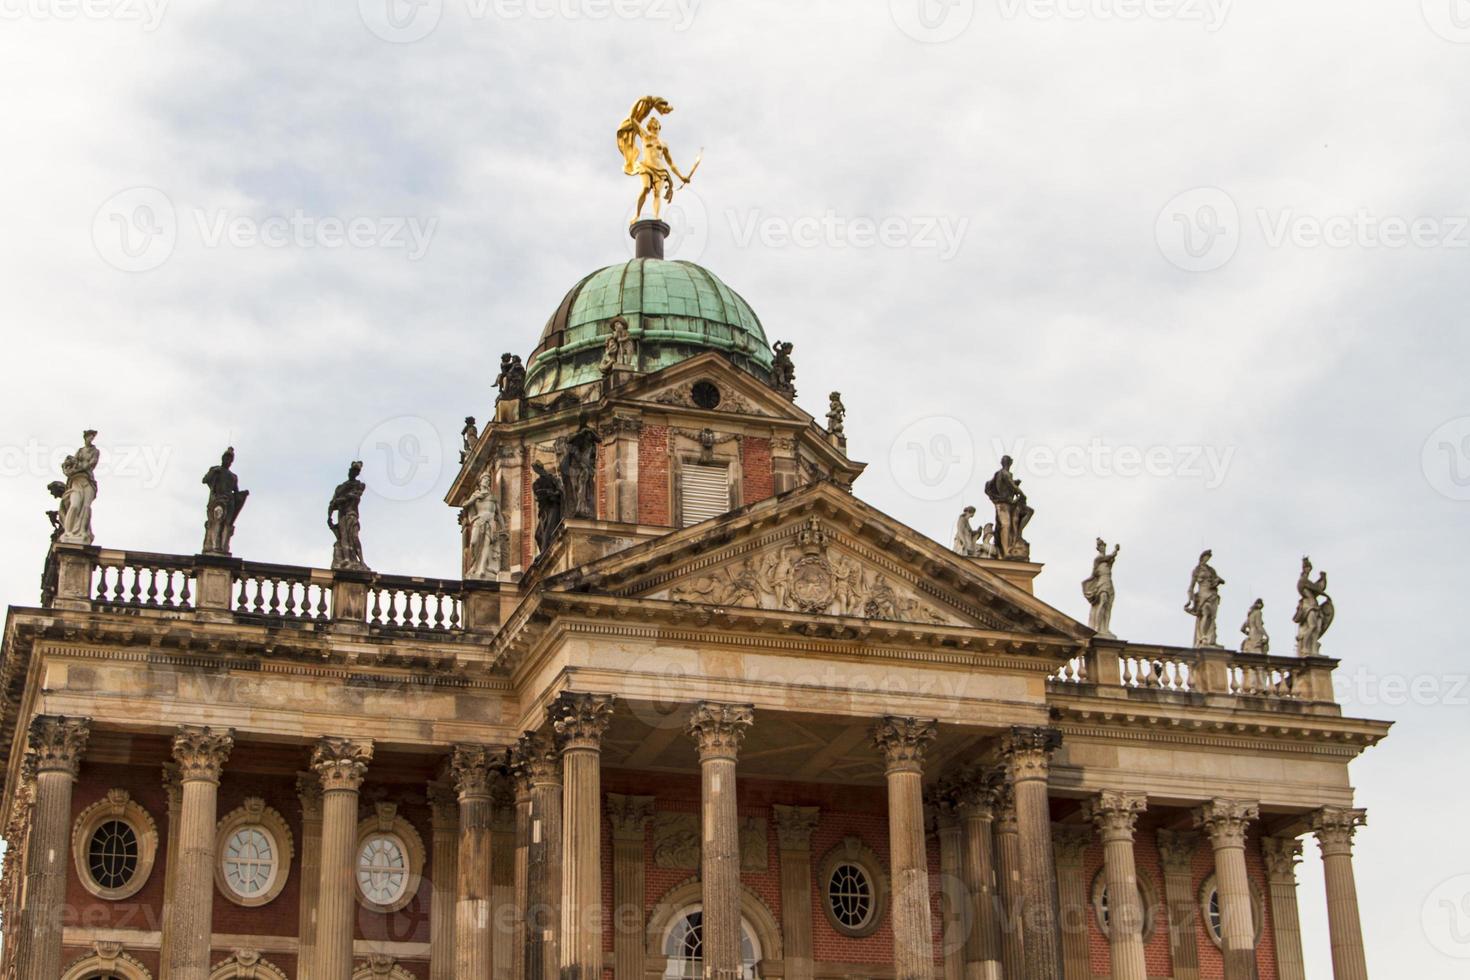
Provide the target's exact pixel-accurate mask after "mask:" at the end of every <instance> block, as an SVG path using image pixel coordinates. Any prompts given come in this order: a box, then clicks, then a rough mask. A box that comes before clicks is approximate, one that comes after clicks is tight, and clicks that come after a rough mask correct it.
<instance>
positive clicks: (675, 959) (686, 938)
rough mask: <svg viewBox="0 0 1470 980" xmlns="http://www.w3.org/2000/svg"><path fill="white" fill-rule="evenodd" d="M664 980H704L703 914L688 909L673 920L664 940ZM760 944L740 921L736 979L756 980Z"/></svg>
mask: <svg viewBox="0 0 1470 980" xmlns="http://www.w3.org/2000/svg"><path fill="white" fill-rule="evenodd" d="M663 952H664V955H665V956H667V957H668V965H667V966H665V967H664V980H703V978H704V910H703V908H702V907H701V906H699V905H693V906H690V907H688V908H686V909H684V910H682V911H681V912H679V914H678V915H676V916H674V922H673V925H672V926H670V927H669V931H668V934H667V935H666V936H665V937H664V948H663ZM760 958H761V950H760V944H759V943H758V942H757V941H756V938H755V931H754V930H753V929H751V927H750V923H748V922H746V921H745V919H744V918H743V917H742V918H741V920H740V975H741V977H742V978H743V980H756V972H755V965H756V964H757V963H759V962H760Z"/></svg>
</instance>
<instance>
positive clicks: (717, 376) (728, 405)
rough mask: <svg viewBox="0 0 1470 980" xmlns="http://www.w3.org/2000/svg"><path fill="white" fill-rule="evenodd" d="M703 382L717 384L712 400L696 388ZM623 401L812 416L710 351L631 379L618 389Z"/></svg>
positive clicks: (765, 415)
mask: <svg viewBox="0 0 1470 980" xmlns="http://www.w3.org/2000/svg"><path fill="white" fill-rule="evenodd" d="M701 382H705V383H708V384H712V385H714V387H715V389H716V392H717V396H718V400H717V401H714V402H713V403H712V404H711V403H710V402H707V401H706V400H705V399H704V398H702V397H701V395H702V392H701V391H696V387H695V386H696V385H699V384H700V383H701ZM616 398H617V400H619V401H631V402H643V403H652V404H657V405H667V406H669V407H672V408H687V409H698V410H706V411H712V412H719V413H723V414H731V415H753V416H759V417H761V418H772V419H788V420H791V421H795V422H800V423H801V424H803V425H805V424H807V423H809V422H811V421H812V417H811V416H810V415H808V414H807V413H806V412H804V411H802V410H801V409H800V408H799V407H798V406H797V405H796V404H795V403H794V402H792V401H791V400H789V399H787V398H786V397H785V396H784V395H782V394H781V393H780V392H778V391H776V390H774V389H773V388H771V387H770V386H768V385H766V384H764V383H763V382H761V381H760V380H759V379H758V378H754V377H752V376H751V375H749V374H748V373H746V372H745V371H742V370H740V369H739V368H737V367H735V366H734V365H733V364H731V363H730V362H729V361H728V360H727V359H726V358H725V357H724V356H723V355H721V354H718V353H715V352H710V353H706V354H701V355H699V356H698V357H692V358H690V359H689V360H687V361H681V362H679V363H678V364H675V365H673V366H671V367H667V368H664V369H663V370H661V371H657V372H655V373H653V374H648V375H644V376H642V377H639V378H636V379H635V380H633V381H630V382H629V383H627V384H626V385H624V386H622V387H620V388H618V389H617V391H616Z"/></svg>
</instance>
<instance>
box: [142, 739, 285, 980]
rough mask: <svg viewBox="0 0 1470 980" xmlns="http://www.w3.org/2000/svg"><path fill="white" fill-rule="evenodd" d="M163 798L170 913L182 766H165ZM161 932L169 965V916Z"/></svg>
mask: <svg viewBox="0 0 1470 980" xmlns="http://www.w3.org/2000/svg"><path fill="white" fill-rule="evenodd" d="M163 795H164V797H165V798H166V799H167V801H168V837H167V841H168V843H167V845H166V850H165V851H164V855H165V863H164V866H163V907H164V909H165V910H167V909H171V908H173V907H174V902H175V901H177V899H176V898H175V891H174V889H175V886H176V884H177V882H178V880H179V862H178V860H177V857H178V853H179V820H180V819H181V817H182V814H183V809H184V785H183V783H182V782H181V781H180V780H179V767H178V766H177V765H175V764H174V763H172V762H166V763H164V765H163ZM160 930H161V931H160V935H159V946H158V961H159V962H160V963H168V962H169V960H170V958H171V956H172V950H173V929H172V928H171V927H170V925H169V917H168V916H167V915H165V916H164V917H163V922H162V923H161V925H160ZM303 980H304V978H303Z"/></svg>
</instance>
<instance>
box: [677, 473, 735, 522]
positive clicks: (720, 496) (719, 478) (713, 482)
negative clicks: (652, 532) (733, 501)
mask: <svg viewBox="0 0 1470 980" xmlns="http://www.w3.org/2000/svg"><path fill="white" fill-rule="evenodd" d="M680 475H681V476H682V477H683V481H682V490H683V500H681V501H680V506H679V514H680V518H681V520H682V521H683V526H684V527H688V526H689V525H691V524H698V523H699V522H700V521H707V520H709V519H710V518H711V517H719V516H720V515H721V514H723V513H725V512H726V511H728V510H729V509H730V468H729V467H727V466H707V465H705V466H702V465H699V464H690V465H686V466H684V468H683V470H682V472H681V474H680Z"/></svg>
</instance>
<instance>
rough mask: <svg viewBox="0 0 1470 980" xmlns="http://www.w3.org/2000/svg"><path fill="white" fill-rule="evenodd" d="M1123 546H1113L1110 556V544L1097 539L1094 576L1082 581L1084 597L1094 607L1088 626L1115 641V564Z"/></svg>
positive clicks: (1088, 617)
mask: <svg viewBox="0 0 1470 980" xmlns="http://www.w3.org/2000/svg"><path fill="white" fill-rule="evenodd" d="M1122 550H1123V546H1122V545H1118V544H1115V545H1113V553H1112V554H1108V543H1107V542H1106V541H1104V540H1103V539H1102V538H1098V539H1097V554H1096V555H1094V556H1093V558H1092V574H1091V575H1089V576H1088V577H1087V578H1085V579H1083V580H1082V597H1083V598H1084V599H1086V600H1087V601H1088V603H1089V604H1090V605H1091V606H1092V611H1091V612H1089V613H1088V615H1087V625H1088V627H1089V628H1091V629H1092V631H1093V632H1095V633H1096V634H1097V635H1098V636H1102V637H1106V638H1107V639H1109V640H1111V639H1115V637H1114V636H1113V630H1112V622H1113V599H1114V597H1115V595H1116V593H1115V592H1114V591H1113V562H1115V561H1117V560H1118V552H1120V551H1122Z"/></svg>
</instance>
